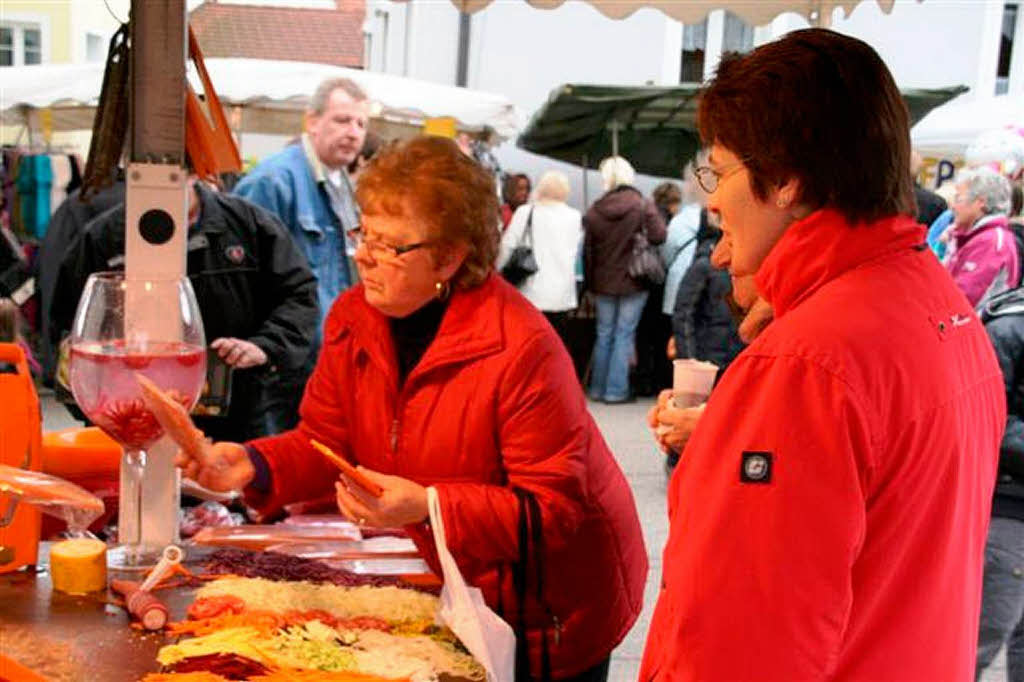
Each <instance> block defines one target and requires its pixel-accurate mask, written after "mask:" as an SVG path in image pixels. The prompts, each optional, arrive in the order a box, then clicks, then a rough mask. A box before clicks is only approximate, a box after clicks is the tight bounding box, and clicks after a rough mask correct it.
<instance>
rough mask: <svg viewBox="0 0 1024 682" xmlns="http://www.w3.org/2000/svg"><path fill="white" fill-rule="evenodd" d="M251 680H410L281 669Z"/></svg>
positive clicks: (258, 681)
mask: <svg viewBox="0 0 1024 682" xmlns="http://www.w3.org/2000/svg"><path fill="white" fill-rule="evenodd" d="M250 681H251V682H409V678H408V677H401V678H395V677H378V676H376V675H364V674H363V673H350V672H327V671H325V670H294V669H281V670H275V671H273V672H269V673H266V674H265V675H258V676H257V677H253V678H250Z"/></svg>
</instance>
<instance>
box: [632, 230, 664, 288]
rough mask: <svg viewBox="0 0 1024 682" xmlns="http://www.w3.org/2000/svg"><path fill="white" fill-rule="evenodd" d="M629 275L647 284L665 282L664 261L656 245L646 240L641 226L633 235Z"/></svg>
mask: <svg viewBox="0 0 1024 682" xmlns="http://www.w3.org/2000/svg"><path fill="white" fill-rule="evenodd" d="M628 272H629V276H630V277H632V278H633V279H635V280H637V281H638V282H642V283H645V284H649V285H661V284H664V283H665V263H664V262H663V261H662V260H661V254H660V253H658V247H656V246H653V245H652V244H651V243H650V242H648V241H647V235H646V234H644V229H643V227H642V226H641V228H640V229H639V230H638V231H637V232H636V233H635V234H634V235H633V253H632V255H631V256H630V258H629V268H628Z"/></svg>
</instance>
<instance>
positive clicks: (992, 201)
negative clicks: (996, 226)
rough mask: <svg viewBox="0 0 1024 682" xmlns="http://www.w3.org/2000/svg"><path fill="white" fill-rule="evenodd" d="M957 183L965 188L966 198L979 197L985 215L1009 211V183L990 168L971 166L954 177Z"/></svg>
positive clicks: (973, 198)
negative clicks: (983, 204)
mask: <svg viewBox="0 0 1024 682" xmlns="http://www.w3.org/2000/svg"><path fill="white" fill-rule="evenodd" d="M956 184H957V185H963V186H965V187H966V188H967V200H968V201H974V200H975V199H981V200H982V201H984V202H985V208H984V209H982V210H983V211H984V212H985V214H986V215H990V214H993V213H1009V211H1010V183H1009V181H1008V180H1007V179H1006V178H1004V177H1003V176H1002V175H1000V174H999V173H997V172H995V171H994V170H992V169H991V168H972V169H970V170H965V171H962V172H961V173H960V174H959V175H958V176H957V178H956Z"/></svg>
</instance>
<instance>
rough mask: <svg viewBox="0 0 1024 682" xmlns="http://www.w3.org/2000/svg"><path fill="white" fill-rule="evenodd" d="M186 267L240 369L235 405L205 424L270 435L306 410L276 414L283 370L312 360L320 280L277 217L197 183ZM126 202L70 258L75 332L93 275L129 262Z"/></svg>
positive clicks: (62, 283)
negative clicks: (78, 310) (80, 303)
mask: <svg viewBox="0 0 1024 682" xmlns="http://www.w3.org/2000/svg"><path fill="white" fill-rule="evenodd" d="M192 187H193V188H194V189H193V190H192V195H191V196H192V198H191V199H190V209H191V210H190V212H189V222H190V227H189V232H188V246H187V249H188V253H187V261H186V272H187V273H188V277H189V280H190V281H191V283H192V288H193V289H194V290H195V294H196V301H197V302H198V304H199V310H200V313H201V314H202V318H203V327H204V329H205V332H206V339H207V342H208V343H210V346H211V348H212V349H213V351H215V352H216V355H214V353H211V354H210V356H209V358H210V361H212V362H217V359H216V358H217V357H219V358H220V359H221V360H223V362H224V363H226V364H227V365H228V366H229V367H231V368H232V379H231V382H232V385H231V392H230V405H229V406H228V410H227V414H226V415H224V414H219V415H211V414H208V415H205V416H201V417H198V418H197V419H196V423H197V425H198V426H199V427H200V428H201V429H202V430H203V431H204V432H205V433H206V434H207V435H208V436H210V437H212V438H214V439H215V440H235V441H238V440H249V439H252V438H256V437H259V436H263V435H270V434H271V433H272V432H273V431H274V430H275V428H274V426H273V424H280V423H281V419H282V418H284V417H288V418H290V419H291V420H293V421H294V420H295V419H296V415H276V414H271V412H272V409H268V405H273V404H277V403H279V402H280V401H275V400H273V398H274V392H275V391H279V390H280V389H279V387H278V377H279V373H282V372H287V371H294V370H297V369H298V368H300V367H302V365H303V363H304V362H305V360H306V358H307V356H308V355H309V352H310V348H311V347H312V342H313V336H314V334H315V333H316V329H317V322H318V320H319V309H318V307H317V298H316V280H315V278H314V277H313V273H312V272H311V271H310V269H309V265H308V264H307V262H306V259H305V257H304V256H303V254H302V253H301V252H300V251H299V249H298V247H297V246H296V245H295V243H294V242H293V241H292V238H291V236H290V235H289V233H288V232H287V230H286V229H285V228H284V226H283V225H282V224H281V223H280V221H279V220H278V219H277V217H276V216H274V215H273V214H271V213H270V212H268V211H266V210H264V209H262V208H260V207H259V206H256V205H255V204H252V203H250V202H249V201H246V200H245V199H243V198H241V197H239V196H236V195H229V194H222V193H218V192H215V191H213V190H212V189H209V188H207V187H206V186H205V185H204V184H203V183H202V182H199V181H194V182H193V183H192ZM124 235H125V232H124V205H123V204H122V205H119V206H116V207H114V208H112V209H110V210H109V211H106V212H105V213H103V214H101V215H99V216H97V217H96V218H95V219H93V220H92V221H90V222H89V224H88V225H86V227H85V230H84V231H83V232H82V233H81V234H80V235H78V237H76V238H75V240H74V241H73V242H72V243H71V245H70V246H69V247H68V249H67V251H66V252H65V255H64V258H63V259H62V262H61V266H60V272H59V274H58V277H57V282H56V286H55V295H54V303H53V310H52V314H53V323H54V324H55V325H57V326H58V329H60V330H62V331H63V332H65V333H66V332H67V330H69V329H70V328H71V323H72V321H73V318H74V314H75V308H76V306H77V301H78V298H79V296H80V294H81V291H82V288H83V287H84V285H85V282H86V280H87V279H88V277H89V275H90V274H92V273H94V272H98V271H103V270H119V269H122V268H123V267H124V242H125V236H124Z"/></svg>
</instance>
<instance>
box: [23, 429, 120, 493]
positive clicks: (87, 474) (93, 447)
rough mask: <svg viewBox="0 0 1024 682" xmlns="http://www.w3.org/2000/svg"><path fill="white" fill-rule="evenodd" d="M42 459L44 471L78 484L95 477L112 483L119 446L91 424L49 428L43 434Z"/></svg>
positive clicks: (116, 472) (117, 462)
mask: <svg viewBox="0 0 1024 682" xmlns="http://www.w3.org/2000/svg"><path fill="white" fill-rule="evenodd" d="M42 461H43V472H44V473H47V474H50V475H51V476H58V477H60V478H63V479H65V480H68V481H71V482H72V483H77V484H78V485H82V483H83V481H90V480H95V479H109V480H110V481H112V482H114V483H116V482H117V480H118V472H119V471H120V469H119V467H120V465H121V446H120V445H118V444H117V441H115V440H114V439H113V438H111V437H110V436H108V435H107V434H105V433H103V431H101V430H100V429H99V428H98V427H95V426H88V427H77V428H70V429H64V430H63V431H50V432H48V433H44V434H43V456H42ZM82 487H87V486H82Z"/></svg>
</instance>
